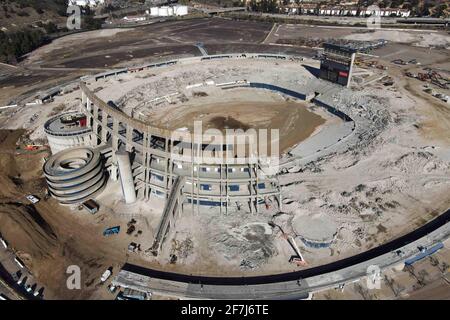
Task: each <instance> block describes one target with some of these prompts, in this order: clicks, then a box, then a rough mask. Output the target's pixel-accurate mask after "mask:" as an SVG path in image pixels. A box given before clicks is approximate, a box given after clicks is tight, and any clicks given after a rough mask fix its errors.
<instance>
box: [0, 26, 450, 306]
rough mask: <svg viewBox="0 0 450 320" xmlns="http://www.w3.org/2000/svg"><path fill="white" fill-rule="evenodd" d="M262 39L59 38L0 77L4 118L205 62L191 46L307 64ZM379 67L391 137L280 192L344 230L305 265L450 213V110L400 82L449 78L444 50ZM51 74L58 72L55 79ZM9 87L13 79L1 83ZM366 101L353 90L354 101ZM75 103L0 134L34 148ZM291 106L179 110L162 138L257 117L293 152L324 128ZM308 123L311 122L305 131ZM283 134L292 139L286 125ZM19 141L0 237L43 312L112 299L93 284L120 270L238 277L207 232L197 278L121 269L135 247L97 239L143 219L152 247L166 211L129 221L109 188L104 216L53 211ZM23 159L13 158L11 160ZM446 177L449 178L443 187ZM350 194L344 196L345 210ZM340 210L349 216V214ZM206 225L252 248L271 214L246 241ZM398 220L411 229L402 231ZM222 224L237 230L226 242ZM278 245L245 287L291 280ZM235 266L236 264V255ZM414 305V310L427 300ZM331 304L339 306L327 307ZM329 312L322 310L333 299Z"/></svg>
mask: <svg viewBox="0 0 450 320" xmlns="http://www.w3.org/2000/svg"><path fill="white" fill-rule="evenodd" d="M270 28H271V25H270V24H261V23H254V22H235V21H233V22H230V21H229V20H222V19H209V20H207V19H198V20H192V21H180V22H170V23H162V24H158V25H153V26H147V27H144V28H136V29H127V30H125V31H123V30H120V32H119V31H117V30H102V31H95V32H92V33H91V32H89V33H82V34H78V35H74V36H70V37H67V38H62V39H59V40H57V41H55V42H53V43H52V44H50V45H48V46H45V47H43V48H41V49H38V50H36V51H35V52H33V53H32V54H30V56H29V58H28V59H26V60H25V61H24V62H23V63H22V64H21V66H20V67H21V68H20V72H19V71H18V72H17V74H14V75H13V77H9V78H8V77H2V79H1V80H0V106H1V105H3V104H4V103H6V102H8V101H10V100H12V99H15V98H16V97H17V96H18V95H20V94H23V95H25V94H27V93H30V94H31V93H33V94H35V93H36V92H35V91H36V90H37V89H38V88H43V87H49V86H51V85H55V84H57V83H61V82H64V81H67V79H75V78H77V77H79V76H81V75H85V74H87V73H89V72H90V73H93V72H99V71H98V70H97V71H96V70H90V71H89V70H85V69H79V68H96V69H99V70H100V69H109V68H111V67H115V66H121V65H129V64H133V63H138V62H139V61H151V60H158V59H162V57H166V58H167V59H168V58H169V57H177V56H178V57H179V56H191V55H199V54H200V52H199V51H198V49H197V48H196V47H195V46H194V45H195V43H196V42H204V43H205V47H206V49H207V50H208V52H209V53H212V54H214V53H224V52H239V51H247V52H250V51H263V52H273V53H277V52H284V53H298V54H302V55H306V56H313V55H314V54H315V51H314V50H312V49H307V48H300V47H289V46H274V45H268V44H264V45H262V44H260V43H261V41H262V40H263V39H264V38H265V36H266V35H267V34H268V32H269V31H270ZM298 28H302V30H303V28H306V29H304V31H302V32H306V36H308V35H310V36H314V35H316V34H317V35H319V34H322V32H323V30H322V29H319V28H311V27H303V26H301V27H300V26H299V27H298ZM300 31H301V30H297V29H292V28H291V27H290V26H283V27H282V28H280V29H279V30H278V31H277V32H275V33H274V34H273V35H272V36H273V37H276V35H275V34H276V33H277V34H279V36H281V35H283V36H286V37H295V36H296V35H297V34H298V32H300ZM330 32H335V34H334V33H332V34H331V36H339V37H345V36H349V35H350V36H353V35H354V34H357V33H355V32H354V31H351V29H350V32H349V31H348V30H347V29H337V28H333V29H330ZM71 37H72V38H71ZM275 40H276V39H275ZM419 40H420V39H419ZM374 54H376V55H378V56H380V60H382V61H383V63H385V64H386V65H388V66H389V69H388V70H387V71H386V72H387V73H388V74H390V75H392V76H393V79H394V82H395V84H394V86H393V87H392V88H386V87H384V86H383V85H382V84H380V83H375V84H373V85H371V86H368V87H367V88H366V89H367V90H371V91H373V93H374V94H375V93H377V94H378V96H382V95H384V96H386V99H390V102H392V104H391V106H392V108H391V109H389V112H392V117H393V119H392V126H391V127H390V129H389V130H388V131H386V132H384V133H383V134H382V135H381V136H379V137H375V138H374V139H373V141H372V140H371V141H370V143H369V144H368V145H366V146H362V147H361V149H358V148H354V149H352V150H350V151H348V152H345V153H342V154H337V155H333V157H330V158H326V159H321V160H320V161H317V162H315V163H313V164H312V165H309V166H306V167H305V168H303V170H304V171H302V172H297V173H295V174H294V175H292V176H291V177H290V178H288V179H285V181H284V183H286V185H288V184H289V183H292V182H293V181H294V182H295V183H294V184H295V185H293V186H292V187H289V186H287V187H286V188H285V189H284V190H283V192H285V194H286V195H288V196H289V197H291V198H292V199H293V200H295V201H294V202H293V205H291V206H289V205H286V206H285V210H286V211H289V214H291V215H293V214H303V213H305V212H314V213H320V214H327V215H329V216H330V217H333V219H340V221H341V223H342V226H341V228H340V230H339V235H338V240H339V241H340V244H339V247H337V248H332V249H324V250H312V249H306V250H305V256H306V257H307V259H308V260H309V261H311V262H312V263H313V264H314V263H315V262H323V261H330V260H334V259H337V258H338V257H339V258H342V257H344V256H347V255H350V254H353V253H358V252H360V251H361V250H364V249H367V248H369V247H372V246H374V245H376V244H377V243H380V242H384V241H386V240H388V239H391V238H392V237H395V236H397V235H399V234H402V233H406V232H407V231H410V230H412V229H413V228H414V227H416V226H419V225H421V224H423V223H425V222H426V221H428V220H430V219H432V218H433V217H434V216H435V215H436V214H439V210H441V209H446V208H448V205H449V204H450V199H449V198H448V181H447V180H448V179H447V180H446V176H445V172H446V171H445V170H446V169H445V168H446V167H445V164H446V162H445V161H444V160H442V159H446V158H445V157H447V159H448V161H450V157H449V156H448V150H449V147H450V135H449V134H448V133H449V132H450V122H449V121H450V110H449V107H448V105H445V104H444V103H443V102H441V101H439V100H437V99H436V98H434V97H432V96H430V95H429V94H427V93H425V92H423V83H421V82H419V81H418V80H415V79H409V78H405V77H404V72H406V71H417V70H420V69H421V68H423V67H425V66H427V67H431V68H435V69H439V70H444V71H449V70H450V63H449V59H448V57H449V52H448V50H443V49H439V50H438V49H432V50H431V51H430V50H429V49H427V48H422V47H415V46H414V47H413V46H410V45H409V44H405V43H390V44H389V45H388V46H386V47H384V48H381V49H378V50H376V51H375V52H374ZM396 58H402V59H413V58H415V59H417V60H418V61H420V62H421V63H422V65H420V66H416V65H414V66H412V65H408V66H406V67H401V66H395V65H392V64H391V63H390V61H392V60H393V59H396ZM136 59H138V60H136ZM164 59H165V58H164ZM374 59H376V58H374ZM41 67H42V68H41ZM54 67H57V68H58V69H51V68H54ZM46 68H47V69H46ZM9 73H10V69H8V74H9ZM364 89H365V88H356V89H355V90H364ZM370 94H372V92H370ZM368 95H369V94H368ZM77 98H79V95H77V94H75V93H73V94H72V95H66V96H61V97H57V98H56V99H55V102H54V103H53V104H48V105H43V106H39V107H36V108H39V109H32V108H30V109H21V111H20V113H18V114H10V113H7V112H5V113H4V112H2V116H3V117H2V123H3V121H5V122H7V124H8V126H7V127H9V128H14V129H17V128H22V127H27V128H28V127H32V128H33V129H34V130H36V132H37V133H35V136H36V137H39V138H42V137H43V131H42V128H41V127H42V123H43V121H44V120H45V118H46V117H47V116H48V114H49V113H50V112H51V110H52V108H56V107H58V105H59V104H61V103H65V102H67V104H68V105H67V106H66V108H68V107H69V105H70V107H73V106H76V103H77V100H76V99H77ZM200 100H201V99H200ZM292 103H293V102H286V103H284V104H282V103H275V104H274V103H273V102H271V103H268V104H261V103H260V101H258V105H256V104H255V101H252V100H248V101H247V102H245V103H244V104H239V105H238V104H231V105H230V104H227V105H225V104H220V103H219V104H212V103H204V104H202V105H201V106H200V105H197V106H191V108H181V107H180V108H179V109H176V112H177V113H174V114H173V115H171V116H173V118H171V119H170V122H171V123H172V124H169V125H170V126H174V127H183V126H186V123H185V119H186V117H187V118H197V117H198V118H203V119H206V120H207V121H208V122H209V123H210V125H211V126H212V125H214V126H218V127H221V126H225V125H228V126H235V125H241V124H244V126H252V125H255V126H256V125H258V124H260V123H259V122H254V118H253V117H252V114H253V113H256V112H258V116H261V119H260V121H261V124H263V123H264V121H267V120H268V119H271V120H273V121H274V123H276V126H278V127H281V128H285V127H287V128H286V129H285V130H284V132H285V135H286V136H288V135H290V133H295V134H293V136H294V135H295V137H294V138H293V139H296V141H289V139H283V141H286V145H291V144H293V143H296V142H298V141H297V140H301V139H303V137H306V136H308V135H309V134H310V133H311V132H312V131H313V130H314V128H316V127H317V126H318V125H320V124H321V121H323V120H321V119H320V117H318V116H312V115H311V114H310V113H309V112H307V111H306V110H305V109H304V108H303V107H301V108H289V112H286V113H284V112H281V109H284V110H286V108H287V107H290V106H292ZM242 106H244V107H245V108H244V110H242V108H241V107H242ZM200 107H201V109H200ZM225 107H226V108H227V109H228V110H227V112H225V115H221V116H222V117H223V118H220V117H217V116H216V115H214V113H215V111H216V110H219V109H220V110H221V111H223V110H224V109H225ZM261 107H262V108H263V109H261ZM257 108H258V109H257ZM256 110H257V111H256ZM261 110H263V112H261ZM33 113H39V114H40V117H41V118H42V119H39V123H34V124H30V123H28V122H27V121H28V119H29V118H30V117H31V116H32V115H33ZM153 116H154V117H155V119H156V121H159V122H160V125H166V124H167V120H168V118H167V117H168V115H167V114H164V113H159V114H158V113H154V114H153ZM306 119H308V120H307V121H306ZM7 120H8V121H7ZM303 121H305V122H307V123H305V122H303ZM286 123H289V125H288V126H286V125H284V124H286ZM301 125H303V126H301ZM37 126H39V128H40V129H39V130H38V129H36V127H37ZM23 133H24V132H23V131H22V130H14V131H0V184H1V185H2V188H1V189H0V232H2V234H3V235H4V236H5V238H6V239H7V240H9V242H10V243H12V244H13V247H14V248H15V249H16V250H17V251H18V255H19V256H20V257H21V258H22V259H23V260H24V261H25V263H26V264H27V266H28V267H29V268H30V269H31V270H32V272H33V273H34V275H35V276H36V278H37V279H38V280H39V282H40V283H42V284H44V285H45V287H46V288H47V291H46V297H45V298H46V299H48V298H50V299H51V298H85V299H87V298H100V299H108V298H111V297H112V296H111V295H109V294H108V293H107V292H106V289H105V288H104V287H103V286H99V285H98V282H99V277H100V275H101V273H102V272H103V271H104V270H105V269H106V268H108V267H109V266H113V267H114V270H115V271H117V270H118V268H119V266H120V265H122V264H123V263H124V262H125V261H130V262H136V263H138V264H142V265H147V266H151V267H155V268H162V269H166V270H174V271H182V272H188V273H191V272H192V273H201V274H218V273H220V274H236V273H239V272H241V270H240V269H239V266H238V265H237V266H236V265H233V266H232V267H230V268H228V266H227V265H226V262H227V260H226V259H225V258H223V257H222V258H223V259H224V260H220V261H221V263H222V264H221V266H222V267H223V269H226V270H224V271H223V270H219V269H218V267H217V261H214V260H213V259H206V258H205V257H208V256H210V254H209V253H210V250H211V247H209V246H207V245H206V243H207V241H209V239H210V238H208V237H206V236H205V234H204V233H201V232H197V234H196V237H197V238H196V241H197V243H200V246H199V250H200V251H199V253H198V254H197V255H195V256H194V255H192V257H191V258H186V260H185V262H189V263H191V262H192V264H191V265H190V266H191V268H187V267H186V265H185V264H183V261H182V260H180V263H179V264H176V265H168V264H164V263H162V264H161V263H160V262H159V261H156V260H152V259H149V258H148V257H140V256H139V255H129V254H128V253H127V250H126V246H127V245H128V243H130V242H131V241H136V238H135V237H134V236H128V235H126V234H125V232H122V233H121V234H120V235H119V236H117V237H112V238H104V237H103V236H102V231H103V230H104V229H105V228H106V227H111V226H115V225H121V226H122V228H126V223H127V222H128V221H129V219H130V218H131V216H132V214H134V213H136V216H137V217H139V214H142V212H144V213H145V214H146V215H145V217H142V216H141V217H140V218H137V220H138V224H139V228H141V229H142V230H145V232H146V233H145V237H146V238H145V239H144V238H138V240H139V242H140V243H142V244H143V246H147V247H148V243H149V241H150V238H151V236H152V234H153V233H152V232H153V227H152V226H153V225H155V224H156V221H157V217H158V215H159V214H160V211H158V210H159V209H161V210H162V206H163V203H162V201H160V202H158V200H155V199H152V202H151V205H150V204H148V203H145V202H142V203H140V204H139V206H135V207H132V208H127V207H125V206H123V205H121V203H120V199H119V198H116V197H115V195H117V194H118V192H117V190H119V187H118V185H117V184H116V185H110V186H108V189H107V190H108V193H106V194H105V195H104V196H103V198H101V201H104V202H103V203H106V202H107V200H111V199H112V201H111V203H110V204H108V205H105V206H102V209H101V211H100V212H99V214H98V215H96V216H90V215H88V214H87V213H86V212H84V211H78V210H76V209H75V210H71V209H70V208H68V207H61V206H59V205H58V204H57V203H56V202H55V201H54V200H52V199H48V200H45V199H44V198H45V197H44V193H43V188H44V186H45V182H44V180H43V178H42V164H43V158H44V157H45V156H47V155H48V153H47V152H46V151H45V150H43V151H38V152H32V153H23V152H22V151H21V150H16V144H15V142H16V141H17V139H18V138H20V136H22V135H23ZM359 147H360V146H359ZM17 152H19V154H16V153H17ZM426 152H429V153H431V155H429V154H428V153H426ZM424 155H425V156H424ZM448 161H447V162H448ZM443 172H444V174H442V173H443ZM447 177H448V175H447ZM360 185H363V186H364V188H365V189H364V188H363V187H360V188H359V189H361V188H362V189H361V190H360V191H357V190H358V187H359V186H360ZM30 193H32V194H35V195H37V196H39V197H41V199H43V200H42V201H41V202H40V203H38V204H37V205H35V206H34V205H31V204H30V203H28V202H27V200H26V199H25V195H26V194H30ZM348 194H350V196H347V195H348ZM353 199H355V200H353ZM379 199H381V200H379ZM296 205H298V207H296ZM150 206H152V208H153V209H152V210H150V209H149V208H150ZM377 207H382V208H384V209H383V210H384V211H383V214H382V215H381V216H379V217H378V216H376V217H375V216H373V218H371V217H369V218H367V217H366V216H364V215H363V214H360V213H361V212H362V213H365V211H366V210H369V211H370V210H371V208H377ZM158 208H159V209H158ZM342 208H344V209H346V210H347V209H348V210H347V211H345V210H343V209H342ZM214 214H215V213H214V212H208V213H207V216H206V219H205V220H203V222H204V227H205V228H206V227H215V229H213V230H214V232H213V234H212V235H211V237H212V238H214V239H216V240H217V239H219V240H221V239H222V238H221V237H222V234H221V233H220V232H223V233H227V232H228V233H229V232H231V231H232V232H234V233H233V236H236V235H237V238H239V236H240V235H244V236H247V235H248V236H253V235H254V234H258V235H260V234H261V232H260V231H261V230H260V229H261V228H259V225H257V226H256V227H254V226H253V225H251V223H253V222H255V223H261V222H267V221H264V220H268V219H269V218H270V217H271V214H272V213H271V212H268V213H267V215H261V216H260V217H259V218H258V219H260V220H261V221H256V220H257V219H256V218H252V217H250V218H248V219H247V221H246V222H248V223H249V224H250V226H247V225H245V226H243V227H242V229H239V228H237V227H236V223H237V222H236V221H235V220H238V217H237V216H231V217H229V219H228V220H226V222H227V224H225V223H223V224H222V221H221V220H218V219H215V216H214ZM189 218H190V217H189V215H186V217H184V218H183V219H187V220H189ZM372 219H373V220H372ZM250 220H251V221H250ZM254 220H255V221H254ZM405 220H407V221H408V223H405ZM190 223H193V225H192V226H193V227H198V226H199V224H195V223H196V220H195V219H191V220H190ZM228 224H229V225H231V226H233V228H228V229H227V225H228ZM187 226H189V224H187ZM387 227H388V228H387ZM202 228H203V227H202ZM202 230H203V229H202ZM230 230H231V231H230ZM187 238H188V235H187V234H179V235H178V240H180V241H184V240H186V239H187ZM235 238H236V237H235ZM267 238H269V237H267ZM267 238H266V236H265V235H264V234H263V236H261V237H259V236H258V237H256V238H252V240H255V239H256V240H255V241H256V242H252V243H251V244H250V245H249V246H247V247H244V248H245V250H246V251H245V253H246V254H247V253H248V252H252V251H251V250H253V249H255V248H254V247H253V245H255V243H256V244H258V245H260V244H261V241H260V240H261V239H263V240H265V239H267ZM10 239H13V240H10ZM227 241H231V242H223V243H222V244H221V245H219V246H217V247H215V248H214V247H213V249H217V250H218V251H217V252H218V253H219V255H220V254H221V253H222V252H226V247H227V246H228V247H233V248H235V247H234V246H233V245H234V244H235V242H234V241H235V240H229V239H228V238H227ZM219 242H220V241H219ZM93 244H95V246H93ZM224 244H225V245H224ZM228 244H231V245H228ZM284 245H285V242H282V240H280V239H278V242H277V247H276V248H275V249H276V250H278V253H279V255H277V256H275V258H274V259H273V260H272V261H271V262H270V264H268V265H266V266H263V267H262V268H260V269H255V270H252V271H251V273H252V274H264V273H272V272H274V270H275V271H277V272H279V271H280V270H286V271H289V270H288V269H290V268H292V267H291V265H288V264H287V263H286V259H284V258H285V257H286V256H287V255H288V254H290V251H289V248H288V247H286V248H287V249H286V248H285V247H284ZM264 248H265V250H267V251H268V252H275V251H276V250H275V249H274V248H273V247H271V246H270V245H269V244H268V243H267V242H264ZM221 250H222V251H221ZM302 250H303V248H302ZM232 253H233V254H234V252H232ZM222 256H224V255H222ZM189 259H191V260H189ZM233 259H234V260H233ZM238 260H239V255H237V254H236V255H235V256H233V257H232V259H231V260H229V261H228V263H229V264H230V265H231V263H230V261H232V262H233V263H234V262H236V261H238ZM193 261H194V262H193ZM73 264H76V265H79V266H80V267H81V270H82V276H83V278H82V283H83V290H82V291H77V290H75V291H69V290H67V289H66V286H65V281H66V277H67V275H66V273H65V271H66V268H67V266H69V265H73ZM224 266H225V267H224ZM242 274H245V272H242ZM444 287H445V286H444ZM441 288H442V284H441V283H439V284H436V290H435V292H436V294H438V292H439V293H440V292H442V290H443V289H441ZM418 294H419V296H420V294H421V293H420V292H419V293H418ZM331 296H332V297H334V295H331ZM352 296H353V297H354V298H357V299H361V296H360V295H359V294H358V293H356V294H355V293H353V295H352ZM323 298H328V296H324V297H323Z"/></svg>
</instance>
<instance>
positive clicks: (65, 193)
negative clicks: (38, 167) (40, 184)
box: [44, 147, 107, 204]
mask: <svg viewBox="0 0 450 320" xmlns="http://www.w3.org/2000/svg"><path fill="white" fill-rule="evenodd" d="M44 175H45V178H46V180H47V185H48V189H49V191H50V194H51V195H52V196H53V197H54V198H55V199H56V200H58V201H59V202H60V203H62V204H75V203H81V202H83V201H86V200H88V199H91V198H94V197H95V196H97V195H98V194H100V193H101V192H102V191H103V189H104V187H105V186H106V180H107V177H106V174H105V168H104V163H103V160H102V156H101V153H100V151H99V150H95V149H92V148H88V147H79V148H71V149H66V150H63V151H60V152H58V153H56V154H55V155H53V156H52V157H50V158H49V159H48V160H47V162H46V163H45V164H44Z"/></svg>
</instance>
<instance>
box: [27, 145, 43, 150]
mask: <svg viewBox="0 0 450 320" xmlns="http://www.w3.org/2000/svg"><path fill="white" fill-rule="evenodd" d="M41 147H43V145H42V144H27V145H26V146H25V150H27V151H36V150H39V148H41Z"/></svg>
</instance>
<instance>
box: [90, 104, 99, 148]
mask: <svg viewBox="0 0 450 320" xmlns="http://www.w3.org/2000/svg"><path fill="white" fill-rule="evenodd" d="M93 107H94V108H93V114H94V126H93V129H92V130H93V131H94V138H95V146H96V145H98V139H100V137H99V136H97V135H98V128H99V123H98V120H99V119H98V106H96V105H95V104H94V106H93Z"/></svg>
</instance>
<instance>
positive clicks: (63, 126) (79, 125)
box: [44, 112, 95, 154]
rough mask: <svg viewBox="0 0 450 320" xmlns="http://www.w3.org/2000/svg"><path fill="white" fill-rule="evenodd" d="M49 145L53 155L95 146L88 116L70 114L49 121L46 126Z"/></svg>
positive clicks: (75, 113) (76, 113)
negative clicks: (66, 150) (80, 147)
mask: <svg viewBox="0 0 450 320" xmlns="http://www.w3.org/2000/svg"><path fill="white" fill-rule="evenodd" d="M44 131H45V133H46V135H47V140H48V144H49V146H50V149H51V150H52V153H53V154H55V153H57V152H59V151H62V150H65V149H68V148H73V147H78V146H93V145H94V142H95V136H94V135H93V134H92V128H90V127H87V126H86V116H84V115H83V114H80V113H78V112H69V113H64V114H61V115H58V116H56V117H53V118H51V119H49V120H48V121H47V122H46V123H45V125H44Z"/></svg>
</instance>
